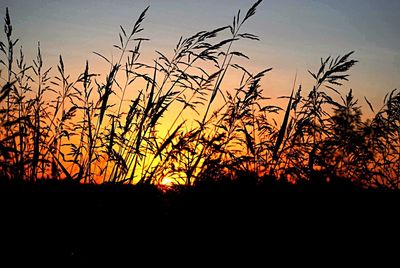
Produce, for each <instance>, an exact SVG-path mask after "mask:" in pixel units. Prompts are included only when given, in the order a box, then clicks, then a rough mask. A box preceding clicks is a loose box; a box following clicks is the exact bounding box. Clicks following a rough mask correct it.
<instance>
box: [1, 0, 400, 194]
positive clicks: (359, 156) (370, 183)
mask: <svg viewBox="0 0 400 268" xmlns="http://www.w3.org/2000/svg"><path fill="white" fill-rule="evenodd" d="M261 2H262V1H261V0H260V1H257V2H256V3H255V4H254V5H253V6H252V7H251V8H250V9H249V10H248V11H247V12H246V14H245V15H244V16H243V15H242V16H241V13H240V11H239V12H238V13H237V14H236V15H235V16H234V18H233V23H232V24H231V25H226V26H223V27H219V28H216V29H214V30H210V31H200V32H198V33H196V34H194V35H192V36H189V37H186V38H185V37H182V38H181V39H180V40H179V42H178V44H177V46H176V47H175V49H174V53H173V55H172V56H171V57H167V56H166V55H165V54H163V53H162V52H159V51H157V54H158V58H157V59H155V61H154V64H152V65H148V64H145V63H142V62H140V56H141V50H140V49H141V46H142V45H143V43H145V42H147V41H148V39H147V38H145V37H143V36H142V34H143V24H144V22H145V17H146V14H147V12H148V9H149V8H146V9H145V10H144V11H143V12H142V13H141V14H140V16H139V18H138V19H137V21H136V22H135V23H134V24H133V26H132V27H131V28H132V30H130V31H127V29H126V28H125V27H123V26H120V30H121V31H120V33H119V35H118V37H119V38H118V41H119V42H118V44H115V45H114V48H115V49H116V53H117V57H113V58H111V59H110V58H107V57H105V56H104V55H102V54H101V53H98V52H94V53H95V54H96V55H98V56H99V57H100V58H101V59H102V60H104V61H105V62H106V63H107V64H108V65H109V67H110V69H109V72H108V73H106V74H104V75H100V74H94V73H92V72H91V71H90V67H89V66H90V65H89V63H88V62H86V64H85V66H84V70H83V72H82V74H80V75H79V77H78V78H76V79H73V78H71V77H70V76H69V75H68V74H67V73H66V66H65V65H64V61H63V58H62V57H61V56H60V58H59V64H58V66H57V67H56V71H55V72H56V74H55V75H54V76H52V75H53V73H54V72H53V70H52V68H48V67H46V66H45V63H44V60H43V58H42V54H41V49H40V44H38V51H37V57H36V59H35V60H34V61H33V62H32V64H30V63H27V62H26V61H25V59H24V53H23V51H22V49H21V50H20V51H19V55H16V54H17V53H16V45H17V42H18V39H14V36H13V31H12V25H11V19H10V16H9V12H8V9H7V10H6V16H5V23H4V24H5V27H4V32H5V42H1V43H0V52H1V53H2V58H1V61H0V64H1V74H2V75H4V77H3V76H2V77H1V85H0V88H1V90H0V102H1V106H0V107H1V109H0V119H1V120H0V176H2V177H3V178H7V179H8V180H13V181H14V180H21V181H37V180H49V179H55V180H67V181H71V182H72V181H74V182H79V183H107V184H143V185H147V184H154V185H163V184H164V183H165V179H169V180H174V181H175V184H178V185H181V184H185V185H187V186H192V185H205V184H208V183H213V182H215V183H223V182H232V181H237V182H238V183H239V184H240V185H243V187H248V186H250V185H264V186H266V185H272V184H274V183H276V184H277V185H280V186H279V187H281V186H282V185H285V187H287V188H288V189H289V188H291V187H299V188H301V187H302V186H301V185H304V183H306V182H307V183H308V185H314V186H315V187H317V188H318V187H320V185H325V184H326V185H331V186H332V187H333V188H335V187H337V188H338V189H339V188H340V187H342V186H343V189H347V188H348V187H350V188H351V187H353V186H354V187H356V186H357V187H365V188H369V187H372V188H390V189H398V188H399V183H400V181H399V178H400V114H399V111H400V92H399V91H397V90H394V91H392V92H390V93H389V94H388V95H387V96H386V98H385V100H384V106H383V107H382V108H381V109H380V110H379V111H378V112H376V113H375V112H374V108H373V106H372V104H371V103H370V102H369V101H368V100H367V99H366V102H367V105H368V106H369V108H370V109H371V110H372V111H373V112H374V113H375V116H374V117H373V118H372V119H369V120H366V121H364V120H363V119H362V110H361V106H359V104H358V101H357V100H356V99H354V96H353V92H352V90H350V91H349V92H348V93H347V94H343V93H342V91H343V90H342V87H343V83H344V82H345V81H347V80H348V77H349V71H350V69H351V68H352V67H353V66H354V65H355V64H356V63H357V61H356V60H354V59H352V56H353V52H350V53H348V54H346V55H344V56H338V57H336V58H333V57H328V58H326V59H321V65H320V67H319V68H318V70H317V71H316V72H312V71H309V73H310V75H311V76H312V77H313V79H314V80H315V83H314V86H313V87H312V88H311V89H310V90H309V91H307V90H304V89H303V88H302V87H301V85H297V84H296V82H297V81H295V83H294V86H293V89H292V92H291V94H290V96H288V97H286V98H288V104H287V106H286V107H285V108H284V109H282V108H281V107H278V106H276V105H274V104H273V103H271V102H272V101H271V100H270V99H269V98H267V97H266V96H265V94H264V92H263V90H262V88H261V80H262V78H263V77H264V76H265V75H267V74H268V73H269V72H270V71H271V70H272V69H271V68H266V69H264V70H262V71H260V72H258V73H252V72H250V71H249V70H247V69H246V68H245V67H243V66H241V65H239V64H238V63H237V62H236V59H237V58H246V59H248V56H246V55H245V54H244V53H243V52H240V51H236V50H234V45H235V44H236V43H237V42H240V41H241V40H243V39H249V40H258V37H257V36H256V35H254V34H252V33H247V32H243V31H242V26H243V25H244V24H245V23H246V22H247V21H248V20H249V19H251V17H253V16H254V15H255V13H256V9H257V7H258V5H259V4H260V3H261ZM221 36H225V38H222V37H221ZM226 36H227V37H226ZM115 59H117V60H116V61H115ZM205 67H207V68H205ZM206 70H207V71H206ZM228 71H229V72H230V71H234V72H236V73H239V74H241V79H240V81H239V86H238V87H237V88H230V89H228V90H224V86H223V85H224V81H225V80H226V79H227V73H228ZM296 88H298V89H297V90H296ZM128 92H129V94H128ZM132 92H133V95H132ZM96 94H97V95H96ZM127 96H130V97H129V99H127ZM132 96H133V97H132ZM217 99H219V101H216V100H217ZM128 102H129V106H127V105H126V103H128ZM221 103H222V104H221ZM219 104H220V105H219ZM217 105H219V107H217ZM172 109H173V110H174V118H172V119H171V118H168V120H165V117H166V115H167V113H168V111H171V110H172ZM188 118H190V120H188ZM277 118H281V123H280V124H278V123H277V122H276V121H275V120H276V119H277ZM273 181H274V182H273ZM339 186H340V187H339ZM321 187H325V186H321ZM318 189H319V188H318Z"/></svg>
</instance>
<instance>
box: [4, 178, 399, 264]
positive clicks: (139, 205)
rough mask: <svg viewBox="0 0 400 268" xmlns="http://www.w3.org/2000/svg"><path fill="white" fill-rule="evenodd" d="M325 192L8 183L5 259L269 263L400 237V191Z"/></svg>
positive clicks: (346, 250) (239, 187)
mask: <svg viewBox="0 0 400 268" xmlns="http://www.w3.org/2000/svg"><path fill="white" fill-rule="evenodd" d="M319 190H320V191H316V190H314V191H312V190H309V191H303V192H299V191H288V190H286V191H284V190H282V189H280V190H278V189H275V190H271V188H266V187H262V186H248V185H247V186H246V185H240V184H232V185H217V184H215V185H207V186H198V187H195V188H182V189H179V190H175V191H171V192H162V191H160V190H158V189H157V188H155V187H153V186H140V187H139V186H136V187H133V186H113V185H76V184H67V183H60V182H46V183H36V184H28V183H23V184H18V183H9V182H2V183H1V187H0V206H1V232H2V235H1V236H2V238H1V244H2V249H1V252H0V256H1V259H0V262H2V264H3V262H4V263H9V261H11V262H12V263H13V265H12V266H7V267H19V265H18V264H20V263H26V262H28V263H30V264H32V265H33V264H34V263H35V264H36V263H38V264H51V265H54V267H59V265H71V267H76V265H77V264H82V263H83V264H85V263H86V264H88V265H90V266H93V265H94V264H104V263H105V262H111V263H113V264H114V265H113V266H110V267H115V265H116V263H119V262H123V263H128V264H130V265H128V266H131V267H134V264H137V263H143V262H145V263H146V264H147V265H145V266H143V265H139V267H152V264H156V263H165V262H167V261H168V260H173V262H174V263H176V260H183V259H185V260H190V261H191V262H193V263H199V262H208V261H209V260H215V261H217V260H219V261H221V263H222V264H223V263H225V262H226V261H227V260H230V261H233V262H235V260H236V259H242V260H243V259H245V260H246V262H248V263H249V262H251V261H256V262H260V261H261V263H264V262H265V263H267V262H268V261H269V260H270V258H272V257H273V255H274V253H273V252H280V253H283V254H286V253H287V254H290V255H291V254H294V253H296V252H298V251H299V250H305V249H307V250H308V249H309V250H310V252H309V254H315V252H312V251H314V250H321V252H325V253H327V252H331V250H332V249H334V248H336V249H339V252H341V254H350V255H353V253H354V250H355V249H356V247H357V250H359V249H360V248H359V247H360V246H361V247H365V252H368V251H370V250H371V246H373V247H374V248H375V249H374V250H375V252H376V247H377V245H378V247H380V248H382V247H385V246H388V245H389V242H385V244H382V243H383V242H382V243H381V244H379V242H378V244H373V245H372V242H371V240H373V239H385V240H386V239H389V240H391V239H393V240H394V242H396V241H398V240H397V238H398V229H399V228H400V225H399V222H400V221H399V219H398V214H399V213H398V211H399V209H398V208H399V204H400V202H399V200H400V195H399V194H398V193H394V192H385V191H366V190H361V189H352V190H346V191H345V190H343V191H337V190H335V191H330V190H329V189H322V190H321V189H319ZM381 241H382V240H381ZM386 243H387V244H386ZM396 244H397V242H396ZM309 245H311V247H310V246H309ZM337 245H338V246H337ZM362 250H364V249H362ZM214 257H217V258H214ZM282 261H284V260H282ZM208 265H210V267H213V265H211V264H210V263H209V264H208ZM208 265H207V266H206V267H209V266H208ZM1 266H2V267H6V266H4V265H1ZM117 266H118V265H117ZM34 267H36V266H34ZM125 267H126V266H125ZM188 267H192V265H189V264H188ZM196 267H197V266H196Z"/></svg>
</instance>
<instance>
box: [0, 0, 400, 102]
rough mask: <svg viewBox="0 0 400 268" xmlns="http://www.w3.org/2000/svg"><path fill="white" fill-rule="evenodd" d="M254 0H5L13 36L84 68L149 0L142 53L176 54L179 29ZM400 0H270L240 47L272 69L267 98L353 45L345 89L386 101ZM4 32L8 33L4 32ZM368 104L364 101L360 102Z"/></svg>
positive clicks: (399, 63)
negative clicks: (253, 39)
mask: <svg viewBox="0 0 400 268" xmlns="http://www.w3.org/2000/svg"><path fill="white" fill-rule="evenodd" d="M254 2H255V0H218V1H215V0H202V1H198V0H130V1H129V0H68V1H65V0H30V1H27V0H2V1H0V10H1V12H2V16H4V15H3V14H5V8H6V7H9V9H10V13H11V18H12V22H13V25H14V30H15V35H16V36H18V37H19V38H20V39H21V44H22V45H23V46H24V49H25V52H26V54H27V57H28V58H30V59H32V58H33V55H34V53H35V46H36V44H37V41H40V42H41V46H42V48H43V52H44V53H43V54H44V57H45V60H46V61H47V62H48V64H49V65H52V64H54V63H56V62H57V60H58V55H59V54H62V55H63V57H64V61H65V64H66V66H67V70H70V72H72V73H73V72H74V70H78V68H80V69H83V66H84V63H85V60H86V59H89V61H90V62H91V63H92V64H96V62H99V59H98V58H96V57H95V56H94V55H93V54H92V53H91V52H92V51H98V52H101V53H103V54H105V55H110V54H111V48H112V45H113V44H114V43H117V40H118V35H117V34H118V31H119V25H120V24H121V25H124V26H127V27H126V28H130V25H131V24H132V22H134V21H135V20H136V18H137V17H138V15H139V14H140V12H141V11H142V10H143V9H144V8H145V7H146V6H147V5H150V6H151V7H150V10H149V13H148V16H147V18H146V20H145V22H144V24H143V26H144V28H145V32H144V36H146V37H148V38H150V39H151V42H150V43H149V44H147V47H146V49H145V51H144V52H146V56H145V58H147V59H151V58H154V56H155V54H154V50H160V51H163V52H166V53H167V54H168V52H171V51H172V49H173V47H174V46H175V44H176V42H177V41H178V40H179V38H180V36H181V35H184V36H187V35H190V34H193V33H195V32H197V31H199V30H209V29H213V28H216V27H219V26H223V25H226V24H230V23H231V21H232V18H233V15H235V14H236V12H237V10H238V9H242V10H243V11H245V10H247V9H248V7H250V6H251V5H252V4H253V3H254ZM399 10H400V1H398V0H382V1H379V0H335V1H333V0H314V1H312V0H270V1H268V0H264V2H263V3H262V5H261V6H260V7H259V8H258V12H257V14H256V15H255V17H253V18H252V20H251V21H249V23H247V25H246V28H245V30H246V31H248V32H251V33H254V34H258V35H259V36H260V38H261V41H260V42H248V41H245V42H243V43H242V44H241V45H240V49H241V50H242V51H243V52H246V54H247V55H249V56H250V57H251V61H250V62H248V64H247V66H249V68H250V69H251V70H253V71H254V72H256V71H258V70H259V69H262V68H265V67H273V68H274V71H273V72H272V73H271V74H270V75H269V76H268V78H267V79H266V80H265V82H264V84H265V86H264V87H265V92H266V94H267V95H269V96H279V95H287V94H288V92H289V91H290V90H291V87H292V83H293V79H294V76H295V73H296V71H297V72H298V81H299V82H301V83H302V84H303V85H305V86H307V85H311V84H310V83H311V79H310V77H309V75H308V74H307V69H310V70H315V69H316V68H318V66H319V59H320V57H326V56H329V55H332V56H336V55H338V54H344V53H346V52H349V51H351V50H355V51H356V54H355V57H356V58H357V59H358V60H359V61H360V63H359V64H358V65H357V66H356V67H355V68H354V70H353V71H352V72H351V77H350V79H351V81H350V82H349V83H346V85H345V87H344V89H345V90H348V89H349V88H353V90H354V92H355V93H356V96H357V97H359V98H362V97H363V96H367V97H368V98H369V99H370V100H371V101H373V102H374V103H375V104H379V105H380V104H382V99H383V96H384V95H385V94H386V93H387V92H388V91H390V90H392V89H394V88H399V87H400V30H399V29H400V16H399V15H398V12H399ZM2 38H4V36H2ZM360 103H361V104H362V105H363V106H365V103H364V102H363V101H362V100H360Z"/></svg>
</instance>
